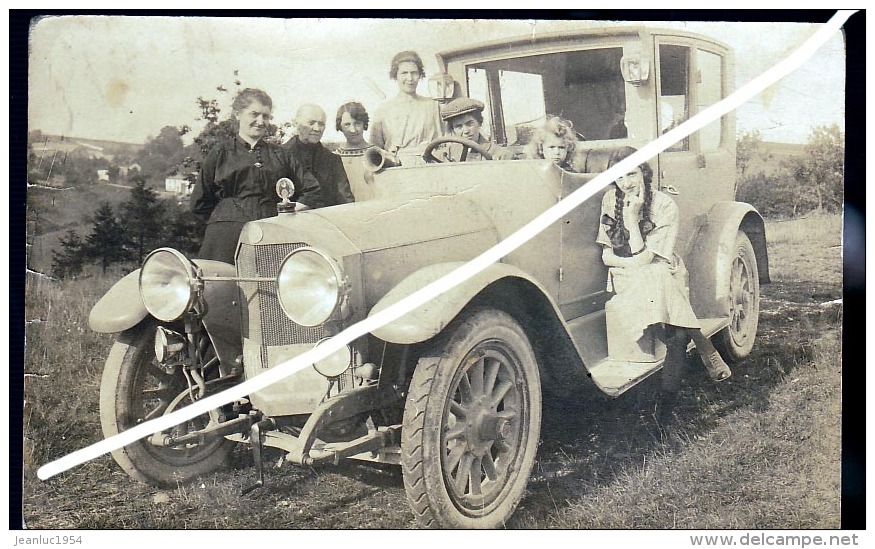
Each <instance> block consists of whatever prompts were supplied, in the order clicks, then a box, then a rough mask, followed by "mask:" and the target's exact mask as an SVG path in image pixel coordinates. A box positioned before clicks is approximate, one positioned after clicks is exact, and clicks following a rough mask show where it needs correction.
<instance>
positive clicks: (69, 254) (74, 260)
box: [52, 229, 85, 278]
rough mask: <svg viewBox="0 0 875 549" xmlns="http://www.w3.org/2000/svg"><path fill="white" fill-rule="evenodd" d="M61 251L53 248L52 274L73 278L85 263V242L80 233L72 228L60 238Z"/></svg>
mask: <svg viewBox="0 0 875 549" xmlns="http://www.w3.org/2000/svg"><path fill="white" fill-rule="evenodd" d="M59 244H60V251H59V250H52V274H53V275H55V276H56V277H58V278H71V277H74V276H76V275H77V274H79V273H81V272H82V267H83V265H84V264H85V257H84V254H83V252H84V249H85V242H83V241H82V238H81V237H80V236H79V233H77V232H76V231H74V230H73V229H70V230H68V231H67V233H66V234H65V235H64V236H62V237H61V238H60V240H59Z"/></svg>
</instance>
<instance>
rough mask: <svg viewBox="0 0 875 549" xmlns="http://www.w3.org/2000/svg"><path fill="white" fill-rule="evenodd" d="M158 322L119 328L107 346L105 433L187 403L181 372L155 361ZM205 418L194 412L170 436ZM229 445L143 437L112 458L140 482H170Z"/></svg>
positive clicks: (192, 473) (219, 459)
mask: <svg viewBox="0 0 875 549" xmlns="http://www.w3.org/2000/svg"><path fill="white" fill-rule="evenodd" d="M156 327H157V325H156V324H155V323H154V322H143V323H141V324H140V325H139V326H137V327H135V328H132V329H130V330H127V331H125V332H122V333H121V334H120V335H119V337H118V340H117V341H116V343H115V344H114V345H113V347H112V349H111V350H110V353H109V357H108V358H107V359H106V366H105V368H104V370H103V378H102V379H101V382H100V424H101V427H102V428H103V435H104V437H106V438H109V437H111V436H113V435H117V434H119V433H121V432H123V431H126V430H128V429H130V428H131V427H134V426H136V425H137V424H139V423H142V422H145V421H148V420H150V419H154V418H156V417H158V416H161V415H163V414H165V413H166V412H168V411H171V410H168V408H169V407H170V406H171V405H172V404H178V406H176V407H182V406H184V405H185V404H190V400H188V399H187V398H184V397H182V398H181V396H182V394H183V392H185V391H187V390H188V385H187V383H186V381H185V377H184V376H183V374H182V373H181V372H180V371H179V370H178V369H177V370H176V372H175V373H173V374H168V373H166V372H165V371H164V370H163V369H161V368H159V366H158V364H157V361H156V359H155V346H154V337H155V329H156ZM210 353H212V350H211V349H207V352H206V355H209V354H210ZM214 413H217V412H214ZM209 421H210V417H209V416H208V415H204V416H200V417H197V418H195V419H193V420H190V421H188V422H186V423H183V424H181V425H178V426H176V427H174V428H173V429H172V435H173V436H177V437H178V436H180V435H183V434H185V433H186V432H189V431H193V430H198V429H202V428H204V427H206V425H207V424H208V423H209ZM233 447H234V443H233V442H231V441H228V440H225V439H223V438H218V439H207V440H205V441H203V442H193V443H191V444H188V445H186V446H184V447H181V448H178V447H174V448H169V447H167V448H165V447H159V446H155V445H153V444H152V443H151V442H149V440H148V437H147V438H145V439H140V440H138V441H136V442H134V443H132V444H129V445H127V446H124V447H122V448H120V449H118V450H114V451H113V452H112V457H113V459H115V461H116V463H118V464H119V466H121V468H122V469H124V471H125V472H126V473H127V474H129V475H130V476H131V477H132V478H134V479H136V480H138V481H140V482H144V483H147V484H152V485H156V486H164V487H174V486H176V483H177V482H178V481H185V480H188V479H191V478H194V477H197V476H200V475H204V474H206V473H209V472H212V471H214V470H216V469H218V468H219V467H221V466H222V465H224V464H225V462H226V461H227V457H228V454H229V453H230V452H231V450H232V448H233Z"/></svg>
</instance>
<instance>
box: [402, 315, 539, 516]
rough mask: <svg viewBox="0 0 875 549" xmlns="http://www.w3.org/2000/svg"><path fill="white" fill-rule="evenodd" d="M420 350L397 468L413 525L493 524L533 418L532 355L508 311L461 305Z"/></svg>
mask: <svg viewBox="0 0 875 549" xmlns="http://www.w3.org/2000/svg"><path fill="white" fill-rule="evenodd" d="M448 334H449V335H448V337H446V338H444V339H442V342H441V343H439V344H438V345H437V346H436V348H435V349H434V350H435V352H434V353H431V354H430V356H427V357H424V358H422V359H420V361H419V364H417V367H416V371H415V373H414V375H413V379H412V381H411V384H410V391H409V395H408V398H407V404H406V406H405V409H404V426H403V431H402V441H401V450H402V462H401V465H402V470H403V474H404V486H405V488H406V491H407V499H408V502H409V504H410V507H411V509H412V510H413V512H414V514H415V515H416V518H417V520H418V521H419V523H420V524H421V525H423V526H430V527H438V528H496V527H499V526H501V525H502V524H504V523H505V521H506V520H507V519H508V518H509V517H510V515H511V514H512V513H513V511H514V510H515V509H516V506H517V504H518V503H519V501H520V499H521V498H522V496H523V493H524V491H525V487H526V484H527V482H528V478H529V474H530V473H531V470H532V465H533V464H534V460H535V453H536V450H537V446H538V437H539V433H540V427H541V387H540V380H539V377H538V364H537V362H536V359H535V353H534V351H533V350H532V347H531V345H530V343H529V341H528V338H527V337H526V335H525V332H523V330H522V328H520V326H519V324H517V323H516V321H514V319H513V318H512V317H510V316H509V315H508V314H506V313H504V312H501V311H497V310H491V309H485V310H477V311H474V312H472V313H469V314H468V315H466V316H465V317H463V318H462V319H461V320H458V321H456V322H454V323H453V325H451V327H450V328H449V332H448Z"/></svg>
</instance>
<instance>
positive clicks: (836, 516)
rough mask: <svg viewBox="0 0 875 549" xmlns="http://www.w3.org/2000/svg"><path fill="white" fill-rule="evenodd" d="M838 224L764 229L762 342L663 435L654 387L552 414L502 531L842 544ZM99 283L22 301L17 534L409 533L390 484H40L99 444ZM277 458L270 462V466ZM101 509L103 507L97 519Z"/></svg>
mask: <svg viewBox="0 0 875 549" xmlns="http://www.w3.org/2000/svg"><path fill="white" fill-rule="evenodd" d="M840 235H841V219H840V218H839V217H837V216H826V217H811V218H807V219H798V220H793V221H784V222H779V223H769V224H768V226H767V236H768V240H769V253H770V264H771V274H772V280H773V283H772V284H771V285H767V286H764V287H763V289H762V294H763V301H762V312H761V320H760V330H759V335H758V343H757V346H756V347H755V349H754V352H753V354H752V355H751V356H750V357H749V358H748V359H746V360H745V361H744V362H742V363H741V364H739V365H736V366H735V367H734V368H733V372H734V375H733V377H732V378H731V379H730V380H729V381H727V382H725V383H722V384H714V383H711V382H709V381H708V380H707V378H706V376H705V375H704V373H703V372H702V370H701V367H700V366H697V365H696V364H694V363H692V361H691V363H690V365H689V367H688V369H687V372H686V376H685V379H684V384H683V387H682V393H681V399H680V402H679V406H678V408H677V409H676V412H675V415H674V417H673V419H672V420H671V421H669V422H667V423H661V422H660V421H658V419H657V417H656V415H655V414H654V404H655V401H656V392H655V388H656V385H657V384H658V382H653V384H652V386H644V387H642V389H641V390H640V391H633V392H631V394H627V395H625V396H623V397H621V398H619V399H616V400H608V399H604V400H596V401H587V402H579V403H576V404H573V405H564V406H562V407H559V406H548V407H547V409H546V410H545V418H544V426H543V429H542V444H541V447H540V448H539V453H538V461H537V463H536V466H535V473H534V475H533V477H532V480H531V482H530V484H529V488H528V491H527V494H526V496H525V498H524V499H523V501H522V503H521V505H520V507H519V509H518V510H517V512H516V513H515V514H514V516H513V517H512V518H511V520H510V521H509V523H508V524H507V525H506V526H507V527H508V528H537V529H543V528H590V529H591V528H610V529H631V528H659V529H665V528H684V529H699V528H719V529H723V528H745V529H753V528H837V527H839V525H840V523H839V520H840V459H841V456H840V442H841V441H840V433H841V430H840V424H841V410H842V390H841V389H842V377H841V363H840V358H839V357H840V356H841V325H842V304H841V303H840V302H836V300H839V299H840V298H841V295H842V294H841V291H842V288H841V247H840V244H841V242H840ZM112 280H113V279H112V278H111V277H103V276H98V275H97V274H93V276H90V277H86V278H83V279H80V280H77V281H72V282H57V281H52V280H48V279H45V278H41V277H37V276H34V277H33V278H31V279H29V281H28V284H27V288H26V295H25V300H26V318H27V319H29V324H28V326H27V349H26V356H25V369H26V372H27V375H26V377H25V379H24V383H25V398H26V404H25V426H24V432H25V437H26V440H25V450H26V453H25V468H26V472H25V478H24V502H23V515H24V520H25V523H26V525H27V527H29V528H40V529H61V528H63V529H75V528H113V529H121V528H158V529H180V528H238V529H242V528H250V527H252V526H253V525H256V526H257V527H259V528H268V529H271V528H278V529H283V528H292V529H310V528H333V529H347V528H391V529H406V528H414V527H415V523H414V522H413V518H412V515H411V513H410V511H409V510H408V508H407V504H406V502H405V499H404V488H403V482H402V479H401V473H400V470H399V469H398V468H395V467H391V466H372V465H364V464H357V463H352V462H350V463H343V464H341V465H339V466H335V467H322V468H317V469H312V468H300V467H294V466H288V465H285V466H283V467H281V468H274V467H270V468H269V470H268V481H267V486H265V487H264V488H262V489H260V490H258V491H256V492H254V493H253V494H251V495H248V496H246V497H245V498H243V499H242V500H241V497H240V495H239V492H240V490H241V488H243V487H245V486H248V485H249V484H251V483H252V482H253V480H254V473H253V468H252V467H251V457H250V454H249V453H248V452H246V451H245V449H244V448H242V447H241V448H239V449H237V450H235V453H234V454H233V458H234V459H233V461H234V463H233V467H232V468H230V469H228V470H225V471H219V472H217V473H215V474H212V475H209V476H207V477H204V478H202V479H200V480H199V481H196V482H192V483H188V484H184V485H180V486H179V487H178V488H177V489H174V490H159V489H156V488H152V487H149V486H145V485H142V484H138V483H136V482H134V481H132V480H130V479H129V478H128V477H127V476H126V475H125V474H124V473H123V472H122V471H121V470H120V469H119V468H118V467H117V466H116V465H115V464H114V462H112V460H111V459H110V458H109V457H108V456H102V457H100V458H98V459H96V460H93V461H91V462H88V463H87V464H85V465H82V466H80V467H77V468H74V469H72V470H70V471H68V472H66V473H63V474H61V475H59V476H57V477H54V478H52V479H50V480H48V481H46V482H41V481H39V480H38V479H36V477H35V475H34V470H35V467H37V466H39V465H42V464H44V463H46V462H48V461H50V460H53V459H56V458H59V457H62V456H63V455H65V454H67V453H69V452H71V451H74V450H76V449H78V448H81V447H83V446H85V445H87V444H90V443H93V442H96V441H98V440H99V439H100V427H99V420H98V417H99V416H98V407H97V392H98V385H99V380H100V374H101V370H102V363H103V361H104V359H105V357H106V354H107V352H108V349H109V347H110V345H111V344H112V339H113V338H112V337H111V336H107V335H101V334H95V333H92V332H90V331H89V330H88V328H87V324H86V319H87V314H88V310H89V309H90V307H91V305H92V304H93V303H94V302H95V301H96V300H97V299H98V298H99V296H100V295H102V293H103V292H104V291H105V290H106V289H107V288H108V287H109V286H110V285H111V283H112ZM277 457H278V456H277V455H271V462H273V461H276V458H277ZM107 509H112V512H111V513H107V512H106V510H107Z"/></svg>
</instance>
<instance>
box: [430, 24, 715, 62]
mask: <svg viewBox="0 0 875 549" xmlns="http://www.w3.org/2000/svg"><path fill="white" fill-rule="evenodd" d="M647 35H660V36H678V37H683V38H690V39H695V40H700V41H705V42H708V43H710V44H712V45H714V46H717V47H718V48H719V49H723V50H730V49H731V48H730V47H729V46H727V45H726V44H724V43H723V42H720V41H718V40H715V39H713V38H710V37H708V36H705V35H702V34H697V33H693V32H688V31H684V30H679V29H664V28H655V27H647V26H644V25H634V26H616V27H591V28H581V29H575V30H565V31H558V32H549V33H541V34H530V35H525V36H517V37H513V38H503V39H500V40H491V41H488V42H481V43H479V44H473V45H470V46H462V47H459V48H453V49H449V50H444V51H442V52H439V53H438V54H437V55H436V57H437V59H438V63H439V64H441V65H444V66H446V64H448V63H450V62H452V61H455V60H458V59H461V58H471V57H477V56H479V55H490V54H498V53H507V50H508V48H509V47H514V46H517V47H520V49H523V50H525V49H532V50H544V49H545V48H547V47H549V46H551V45H552V46H563V45H572V44H578V43H580V42H582V41H584V40H586V39H590V38H598V37H603V36H615V37H621V36H638V37H640V38H642V39H643V38H644V37H645V36H647Z"/></svg>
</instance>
